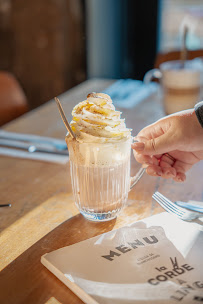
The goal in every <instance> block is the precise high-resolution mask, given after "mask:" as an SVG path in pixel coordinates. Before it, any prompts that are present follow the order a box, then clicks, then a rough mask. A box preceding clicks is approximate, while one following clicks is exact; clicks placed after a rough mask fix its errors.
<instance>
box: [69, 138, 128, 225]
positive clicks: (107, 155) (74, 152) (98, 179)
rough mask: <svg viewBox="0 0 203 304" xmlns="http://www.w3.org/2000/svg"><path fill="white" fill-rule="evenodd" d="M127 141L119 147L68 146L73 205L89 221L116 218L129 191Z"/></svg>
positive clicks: (86, 144) (107, 145)
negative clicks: (74, 204)
mask: <svg viewBox="0 0 203 304" xmlns="http://www.w3.org/2000/svg"><path fill="white" fill-rule="evenodd" d="M130 146H131V139H130V140H128V141H127V142H122V143H118V144H117V143H106V144H105V143H104V144H98V143H95V144H94V143H83V144H81V143H78V142H76V141H75V142H72V145H71V146H70V145H69V153H70V170H71V181H72V189H73V194H74V198H75V203H76V205H77V207H78V209H79V210H80V212H81V213H82V214H83V215H84V216H85V217H86V218H88V219H90V220H100V221H101V220H108V219H112V218H114V217H116V216H117V215H118V213H119V212H120V210H121V209H122V207H123V206H124V205H125V203H126V200H127V197H128V192H129V189H130V179H129V177H130V149H131V148H130Z"/></svg>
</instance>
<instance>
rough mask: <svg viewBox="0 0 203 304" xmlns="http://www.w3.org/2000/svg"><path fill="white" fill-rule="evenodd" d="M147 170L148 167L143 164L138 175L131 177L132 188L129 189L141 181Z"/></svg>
mask: <svg viewBox="0 0 203 304" xmlns="http://www.w3.org/2000/svg"><path fill="white" fill-rule="evenodd" d="M133 142H138V140H134V139H133ZM145 170H146V167H144V165H143V166H142V168H140V170H139V171H138V172H137V174H136V175H134V176H131V177H130V189H129V191H130V190H131V189H132V188H133V187H134V186H135V185H136V184H137V182H139V180H140V179H141V177H142V176H143V174H144V173H145Z"/></svg>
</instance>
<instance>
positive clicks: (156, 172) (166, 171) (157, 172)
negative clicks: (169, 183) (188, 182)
mask: <svg viewBox="0 0 203 304" xmlns="http://www.w3.org/2000/svg"><path fill="white" fill-rule="evenodd" d="M146 172H147V174H149V175H151V176H161V177H163V178H165V179H169V178H175V177H176V170H175V169H174V168H172V167H167V168H161V167H160V166H156V165H149V166H148V167H147V169H146Z"/></svg>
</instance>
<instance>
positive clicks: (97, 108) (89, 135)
mask: <svg viewBox="0 0 203 304" xmlns="http://www.w3.org/2000/svg"><path fill="white" fill-rule="evenodd" d="M72 116H73V118H72V121H71V123H70V125H71V128H72V130H73V132H74V133H75V134H76V138H77V140H78V141H79V142H116V141H125V140H128V139H129V138H130V137H131V129H128V128H126V125H125V120H124V119H121V118H120V116H121V112H119V111H116V110H115V107H114V105H113V104H112V100H111V98H110V96H109V95H107V94H103V93H90V94H88V95H87V99H86V100H84V101H82V102H80V103H79V104H77V105H76V106H75V107H74V109H73V111H72Z"/></svg>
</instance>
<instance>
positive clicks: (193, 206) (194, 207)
mask: <svg viewBox="0 0 203 304" xmlns="http://www.w3.org/2000/svg"><path fill="white" fill-rule="evenodd" d="M175 204H176V205H178V206H180V207H183V208H186V209H189V210H192V211H197V212H201V213H202V216H203V205H202V206H199V205H197V204H194V203H190V202H188V203H186V202H181V201H177V202H175Z"/></svg>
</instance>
